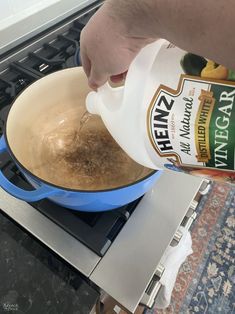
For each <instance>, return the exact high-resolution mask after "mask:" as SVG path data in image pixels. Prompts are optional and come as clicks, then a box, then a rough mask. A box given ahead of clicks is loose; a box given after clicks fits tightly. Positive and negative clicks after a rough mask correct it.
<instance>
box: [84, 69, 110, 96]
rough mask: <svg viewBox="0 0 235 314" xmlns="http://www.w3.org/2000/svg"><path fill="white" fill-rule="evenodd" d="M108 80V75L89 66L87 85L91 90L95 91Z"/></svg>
mask: <svg viewBox="0 0 235 314" xmlns="http://www.w3.org/2000/svg"><path fill="white" fill-rule="evenodd" d="M107 80H108V75H107V74H106V73H105V72H103V71H102V70H98V69H97V68H95V67H94V66H93V65H91V71H90V75H89V76H88V84H89V86H90V87H91V88H92V89H95V90H96V89H97V88H98V87H100V86H102V85H104V84H105V83H106V82H107Z"/></svg>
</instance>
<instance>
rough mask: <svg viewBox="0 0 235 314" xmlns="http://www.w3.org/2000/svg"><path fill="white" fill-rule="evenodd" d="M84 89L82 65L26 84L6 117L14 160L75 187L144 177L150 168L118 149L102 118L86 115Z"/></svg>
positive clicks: (96, 187)
mask: <svg viewBox="0 0 235 314" xmlns="http://www.w3.org/2000/svg"><path fill="white" fill-rule="evenodd" d="M89 91H90V89H89V87H88V85H87V78H86V76H85V73H84V72H83V69H82V68H81V67H77V68H71V69H66V70H62V71H58V72H56V73H53V74H51V75H48V76H46V77H44V78H42V79H40V80H38V81H37V82H35V83H34V84H32V85H31V86H29V87H28V88H27V89H26V90H25V91H24V92H23V93H22V94H21V95H20V96H19V97H18V98H17V99H16V101H15V102H14V104H13V106H12V108H11V110H10V113H9V116H8V120H7V129H6V135H7V140H8V144H9V146H10V148H11V151H12V153H13V154H14V156H15V157H16V159H17V160H18V161H19V162H20V164H21V165H23V166H24V167H25V168H26V169H28V170H29V171H30V172H32V173H33V174H34V175H36V176H38V177H39V178H41V179H43V180H45V181H47V182H49V183H52V184H55V185H57V186H60V187H64V188H70V189H76V190H77V189H79V190H103V189H110V188H116V187H119V186H123V185H126V184H130V183H132V182H134V181H136V180H139V179H141V178H143V177H145V176H146V175H148V174H149V173H150V172H151V170H149V169H146V168H144V167H142V166H140V165H138V164H137V163H135V162H134V161H132V160H131V159H130V158H129V157H128V156H127V155H126V154H125V153H124V152H123V151H122V150H121V148H120V147H119V146H118V145H117V144H116V142H115V141H114V140H113V139H112V137H111V136H110V135H109V133H108V131H107V130H106V128H105V127H104V125H103V123H102V121H101V119H100V118H99V117H98V116H94V115H92V116H91V115H89V114H88V113H86V107H85V99H86V96H87V94H88V92H89ZM79 130H80V132H78V131H79Z"/></svg>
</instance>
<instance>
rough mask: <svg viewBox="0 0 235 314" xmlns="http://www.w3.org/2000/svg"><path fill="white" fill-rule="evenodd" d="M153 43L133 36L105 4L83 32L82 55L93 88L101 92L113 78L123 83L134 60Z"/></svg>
mask: <svg viewBox="0 0 235 314" xmlns="http://www.w3.org/2000/svg"><path fill="white" fill-rule="evenodd" d="M151 41H152V40H151V39H145V38H133V37H129V36H128V35H127V32H126V30H125V26H124V25H123V23H122V21H121V20H118V19H117V18H115V16H113V15H112V12H110V9H109V5H108V3H107V4H104V5H103V6H102V7H101V8H100V9H99V10H98V11H97V13H96V14H95V15H94V16H93V17H92V18H91V19H90V21H89V22H88V23H87V25H86V26H85V27H84V29H83V30H82V33H81V41H80V53H81V55H80V56H81V61H82V65H83V68H84V71H85V73H86V75H87V77H88V82H89V85H90V87H91V88H93V89H97V88H98V87H100V86H101V85H103V84H104V83H105V82H106V81H107V80H108V79H109V78H111V80H112V81H113V82H118V81H121V80H123V78H124V77H125V75H126V72H127V71H128V68H129V65H130V63H131V62H132V60H133V59H134V57H135V56H136V55H137V54H138V52H139V51H140V49H141V48H142V47H144V46H145V45H146V44H148V43H150V42H151Z"/></svg>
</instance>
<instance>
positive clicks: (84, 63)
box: [80, 53, 91, 77]
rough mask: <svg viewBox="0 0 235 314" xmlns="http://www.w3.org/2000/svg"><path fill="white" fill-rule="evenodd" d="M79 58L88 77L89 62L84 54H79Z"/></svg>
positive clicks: (89, 70)
mask: <svg viewBox="0 0 235 314" xmlns="http://www.w3.org/2000/svg"><path fill="white" fill-rule="evenodd" d="M80 58H81V62H82V66H83V69H84V72H85V73H86V76H87V77H89V76H90V72H91V62H90V60H89V58H88V57H87V55H86V54H85V53H81V55H80Z"/></svg>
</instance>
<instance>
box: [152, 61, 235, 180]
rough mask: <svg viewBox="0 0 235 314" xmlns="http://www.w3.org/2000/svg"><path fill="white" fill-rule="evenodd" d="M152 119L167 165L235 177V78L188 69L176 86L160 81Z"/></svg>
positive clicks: (156, 146) (155, 141) (157, 144)
mask: <svg viewBox="0 0 235 314" xmlns="http://www.w3.org/2000/svg"><path fill="white" fill-rule="evenodd" d="M209 64H211V61H209ZM205 66H206V64H205ZM217 67H218V65H217ZM220 67H221V66H220ZM215 69H216V67H214V70H215ZM201 71H202V70H201ZM228 74H229V72H228V70H227V75H228ZM223 78H224V77H223ZM147 119H148V120H147V123H148V134H149V137H150V140H151V143H152V145H153V147H154V149H155V150H156V152H157V154H158V155H159V156H160V157H163V158H166V164H165V167H167V168H170V169H174V170H178V171H186V172H189V173H193V174H199V175H203V174H205V173H206V174H207V175H208V174H209V175H211V177H212V178H213V177H215V176H221V180H223V181H224V180H226V181H233V180H234V177H235V176H234V174H232V173H231V171H234V169H235V151H234V150H235V149H234V148H235V83H234V82H232V81H225V80H219V79H215V80H213V79H212V78H204V77H201V76H192V75H187V74H182V76H181V77H180V80H179V84H178V88H177V89H176V90H173V89H171V88H169V87H167V86H164V85H160V86H159V88H158V90H157V91H156V93H155V95H154V97H153V99H152V102H151V105H150V107H149V111H148V118H147ZM218 170H220V172H218ZM221 171H222V172H221ZM197 172H198V173H197ZM223 177H224V178H223ZM222 178H223V179H222Z"/></svg>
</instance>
